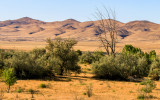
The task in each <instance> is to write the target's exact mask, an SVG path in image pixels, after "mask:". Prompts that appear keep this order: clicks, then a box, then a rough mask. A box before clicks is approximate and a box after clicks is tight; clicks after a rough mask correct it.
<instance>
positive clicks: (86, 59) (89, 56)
mask: <svg viewBox="0 0 160 100" xmlns="http://www.w3.org/2000/svg"><path fill="white" fill-rule="evenodd" d="M104 55H105V54H104V52H102V51H95V52H93V53H91V52H89V51H88V52H85V53H83V54H82V56H81V57H80V63H83V64H91V63H93V62H96V61H99V60H100V59H101V58H102V57H104Z"/></svg>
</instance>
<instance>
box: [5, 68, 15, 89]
mask: <svg viewBox="0 0 160 100" xmlns="http://www.w3.org/2000/svg"><path fill="white" fill-rule="evenodd" d="M2 77H3V80H4V82H5V83H6V84H7V85H8V92H9V90H10V87H11V86H12V85H14V84H15V83H16V81H17V80H16V76H15V73H14V70H13V69H12V68H8V69H5V70H4V71H3V76H2Z"/></svg>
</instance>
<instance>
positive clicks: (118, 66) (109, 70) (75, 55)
mask: <svg viewBox="0 0 160 100" xmlns="http://www.w3.org/2000/svg"><path fill="white" fill-rule="evenodd" d="M76 43H77V41H75V40H73V39H61V38H56V39H55V40H51V39H48V40H47V45H46V48H36V49H33V50H32V51H29V52H25V51H16V50H3V49H1V50H0V58H1V59H0V75H1V79H2V80H1V81H2V82H5V83H6V85H7V86H8V92H9V90H10V88H12V85H14V84H16V81H17V80H28V79H36V80H37V79H39V80H53V81H58V80H59V79H60V78H61V77H67V78H66V81H67V82H70V81H72V78H71V75H72V76H73V74H75V75H77V74H80V73H83V74H84V76H83V77H84V78H85V74H86V73H87V74H88V73H89V74H92V75H93V77H90V78H95V79H98V80H101V79H103V80H114V81H115V80H116V81H126V82H127V81H128V82H130V81H132V82H141V83H140V84H141V85H144V87H142V88H141V89H139V90H138V91H139V92H137V93H138V95H137V98H138V99H145V98H155V97H154V96H153V95H150V94H149V93H152V90H153V89H155V88H156V84H155V82H154V81H157V80H159V78H160V58H159V56H158V55H156V52H155V51H154V50H152V51H150V52H149V53H147V52H143V51H142V50H141V49H140V48H136V47H133V46H132V45H125V47H124V48H123V50H122V52H121V53H115V54H110V55H107V54H106V53H105V52H103V51H95V52H89V51H88V52H82V51H80V50H77V51H75V50H74V49H73V46H74V45H75V44H76ZM80 65H85V66H88V65H89V66H91V67H90V68H88V69H87V68H86V69H85V70H84V67H83V68H81V67H80ZM80 76H81V75H80ZM80 84H81V85H86V83H83V82H82V81H80ZM136 84H137V83H136ZM101 85H103V83H101ZM70 86H72V84H70ZM38 87H39V88H41V89H47V88H51V85H49V84H48V85H47V84H45V83H41V84H40V85H39V86H38ZM109 87H111V86H110V85H108V88H109ZM86 88H87V90H86V91H85V92H83V93H82V94H83V95H88V98H89V97H91V96H92V95H94V93H93V91H92V90H93V88H94V87H93V85H92V84H91V83H90V84H89V85H87V86H86ZM16 91H17V92H18V93H21V92H23V89H22V88H21V87H19V88H18V89H17V90H16ZM28 91H29V92H30V94H32V98H34V94H35V93H36V91H35V90H33V89H29V90H28ZM112 91H113V92H116V90H112ZM3 92H4V91H3ZM130 93H132V91H130ZM44 95H45V94H44ZM76 100H78V98H77V99H76Z"/></svg>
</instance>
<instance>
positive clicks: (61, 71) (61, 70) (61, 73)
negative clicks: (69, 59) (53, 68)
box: [60, 66, 64, 75]
mask: <svg viewBox="0 0 160 100" xmlns="http://www.w3.org/2000/svg"><path fill="white" fill-rule="evenodd" d="M63 72H64V69H63V67H62V66H61V69H60V75H63Z"/></svg>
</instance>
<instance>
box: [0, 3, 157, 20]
mask: <svg viewBox="0 0 160 100" xmlns="http://www.w3.org/2000/svg"><path fill="white" fill-rule="evenodd" d="M103 6H105V7H106V8H107V9H114V10H115V12H116V20H118V21H121V22H124V23H126V22H129V21H134V20H148V21H151V22H155V23H160V13H159V11H160V0H0V21H4V20H14V19H18V18H22V17H31V18H33V19H38V20H42V21H46V22H53V21H62V20H66V19H71V18H72V19H75V20H78V21H81V22H84V21H90V20H95V17H94V16H93V15H94V14H95V12H96V10H97V8H98V9H99V10H100V11H102V12H105V11H104V9H103Z"/></svg>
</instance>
